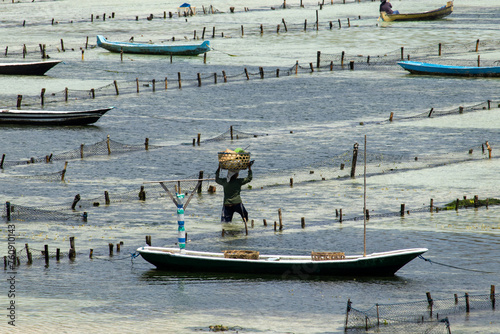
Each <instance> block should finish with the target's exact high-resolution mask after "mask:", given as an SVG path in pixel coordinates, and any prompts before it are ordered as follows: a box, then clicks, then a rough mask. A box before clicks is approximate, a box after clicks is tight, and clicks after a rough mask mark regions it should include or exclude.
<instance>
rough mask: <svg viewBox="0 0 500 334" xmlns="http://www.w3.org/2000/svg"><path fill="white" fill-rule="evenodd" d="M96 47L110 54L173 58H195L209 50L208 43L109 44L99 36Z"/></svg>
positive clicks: (109, 42)
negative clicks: (135, 54)
mask: <svg viewBox="0 0 500 334" xmlns="http://www.w3.org/2000/svg"><path fill="white" fill-rule="evenodd" d="M97 46H100V47H101V48H104V49H106V50H108V51H111V52H119V53H120V52H123V53H138V54H150V55H173V56H196V55H199V54H202V53H205V52H208V51H210V50H211V48H210V41H204V42H203V43H201V44H179V45H167V44H149V43H133V42H132V43H131V42H111V41H108V40H107V39H106V38H104V36H101V35H97Z"/></svg>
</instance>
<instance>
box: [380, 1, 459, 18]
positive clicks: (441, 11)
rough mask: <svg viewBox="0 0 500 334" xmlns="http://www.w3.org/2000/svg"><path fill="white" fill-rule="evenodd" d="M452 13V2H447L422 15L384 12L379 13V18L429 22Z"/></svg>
mask: <svg viewBox="0 0 500 334" xmlns="http://www.w3.org/2000/svg"><path fill="white" fill-rule="evenodd" d="M452 12H453V1H448V2H447V3H446V5H445V6H443V7H441V8H438V9H434V10H430V11H428V12H422V13H410V14H387V13H386V12H380V17H381V18H382V20H383V21H386V22H391V21H429V20H438V19H442V18H443V17H445V16H448V15H450V14H451V13H452Z"/></svg>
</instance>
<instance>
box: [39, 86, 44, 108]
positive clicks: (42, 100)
mask: <svg viewBox="0 0 500 334" xmlns="http://www.w3.org/2000/svg"><path fill="white" fill-rule="evenodd" d="M44 95H45V88H42V91H41V92H40V103H41V105H42V107H43V105H44Z"/></svg>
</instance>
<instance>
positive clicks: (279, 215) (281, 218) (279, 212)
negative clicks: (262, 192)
mask: <svg viewBox="0 0 500 334" xmlns="http://www.w3.org/2000/svg"><path fill="white" fill-rule="evenodd" d="M278 219H279V222H280V231H281V230H283V217H282V215H281V209H278Z"/></svg>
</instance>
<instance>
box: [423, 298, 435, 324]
mask: <svg viewBox="0 0 500 334" xmlns="http://www.w3.org/2000/svg"><path fill="white" fill-rule="evenodd" d="M425 294H426V295H427V303H428V304H429V317H430V318H431V319H432V306H433V305H434V301H433V300H432V297H431V293H430V292H426V293H425Z"/></svg>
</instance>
